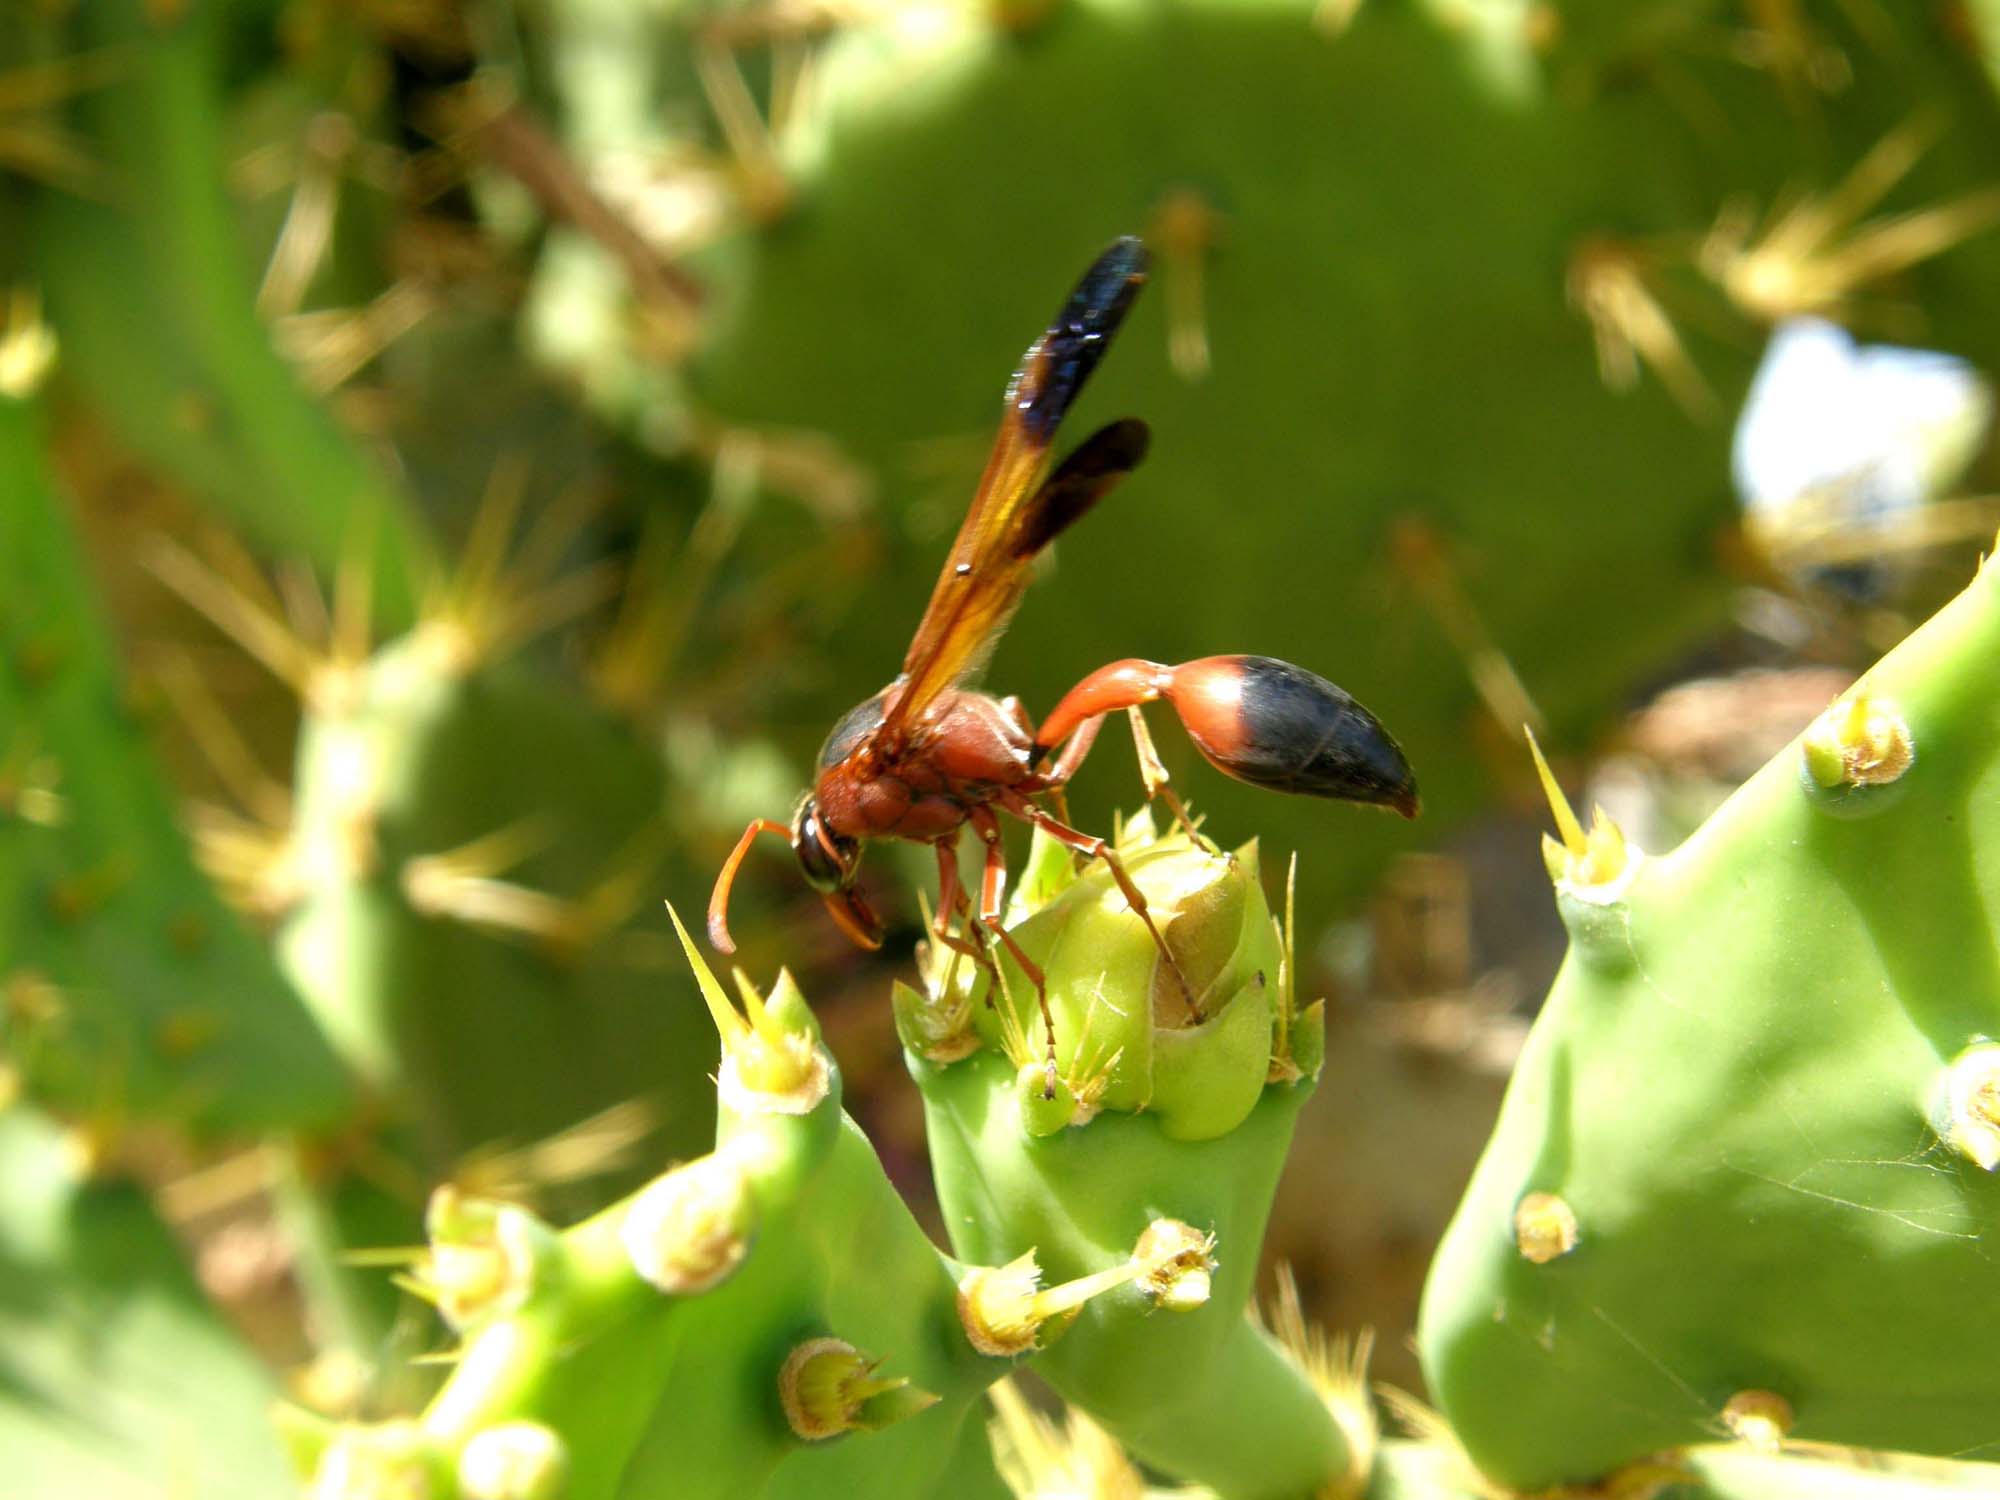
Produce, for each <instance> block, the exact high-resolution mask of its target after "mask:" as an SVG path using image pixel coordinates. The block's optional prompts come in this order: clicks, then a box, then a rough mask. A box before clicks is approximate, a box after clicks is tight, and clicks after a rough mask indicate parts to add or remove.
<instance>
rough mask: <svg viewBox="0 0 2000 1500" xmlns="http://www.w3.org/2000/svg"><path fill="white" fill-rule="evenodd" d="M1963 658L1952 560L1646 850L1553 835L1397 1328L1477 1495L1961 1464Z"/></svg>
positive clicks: (1979, 1334) (1988, 806)
mask: <svg viewBox="0 0 2000 1500" xmlns="http://www.w3.org/2000/svg"><path fill="white" fill-rule="evenodd" d="M1996 650H2000V570H1996V569H1995V568H1994V567H1992V566H1991V565H1988V566H1985V567H1982V568H1981V570H1980V572H1979V574H1978V576H1977V577H1976V578H1974V580H1973V581H1972V584H1971V586H1970V587H1969V588H1967V589H1966V590H1965V592H1964V593H1963V594H1962V595H1961V596H1960V597H1959V598H1958V599H1956V600H1955V601H1954V602H1952V603H1951V604H1950V605H1949V606H1948V607H1947V608H1945V609H1944V610H1943V611H1942V612H1941V613H1940V614H1938V615H1937V616H1936V617H1935V618H1934V619H1932V620H1931V621H1930V622H1929V623H1928V624H1926V625H1925V626H1924V627H1923V628H1922V629H1920V630H1919V631H1918V632H1917V633H1916V634H1914V635H1912V636H1911V637H1910V638H1909V639H1908V640H1906V641H1905V642H1903V644H1902V645H1900V646H1898V647H1897V648H1896V649H1895V650H1894V651H1893V652H1891V653H1890V654H1889V655H1888V656H1887V657H1885V658H1884V659H1883V660H1882V661H1881V662H1880V663H1879V664H1878V665H1877V666H1875V667H1874V668H1873V669H1871V670H1870V671H1869V672H1868V673H1867V674H1865V675H1864V676H1863V677H1862V678H1861V680H1860V681H1859V682H1858V683H1856V684H1855V686H1854V687H1853V689H1851V690H1850V691H1849V692H1848V693H1847V694H1846V695H1844V696H1843V697H1842V698H1841V699H1840V700H1839V701H1837V702H1835V703H1834V704H1833V705H1832V706H1831V707H1829V708H1828V709H1827V711H1826V712H1825V713H1824V714H1823V715H1822V716H1821V717H1820V719H1819V720H1818V721H1817V722H1816V723H1815V725H1814V726H1813V727H1812V728H1811V729H1810V730H1808V731H1807V732H1806V734H1805V735H1804V736H1803V737H1802V738H1801V739H1800V740H1799V741H1798V742H1797V743H1796V744H1794V745H1793V746H1792V747H1791V748H1790V749H1788V750H1787V751H1786V752H1785V753H1783V754H1782V755H1780V756H1779V757H1778V758H1777V759H1776V760H1774V761H1773V762H1772V763H1771V764H1769V765H1767V766H1766V767H1765V768H1764V769H1763V770H1762V771H1761V772H1760V773H1758V775H1757V776H1756V777H1754V778H1753V779H1752V780H1751V781H1750V782H1749V783H1748V784H1746V785H1745V786H1744V787H1743V788H1742V789H1741V790H1740V791H1738V792H1737V793H1736V795H1735V796H1734V797H1732V798H1731V799H1730V800H1729V802H1728V803H1727V804H1725V805H1724V806H1723V807H1722V808H1721V809H1720V810H1719V811H1718V812H1716V813H1715V814H1714V816H1713V817H1711V818H1710V819H1709V821H1708V822H1707V823H1706V824H1705V825H1704V826H1703V827H1702V828H1701V829H1700V830H1699V831H1698V832H1697V833H1695V834H1694V835H1693V836H1692V837H1691V838H1689V839H1688V840H1687V842H1686V843H1684V844H1683V845H1682V846H1681V847H1680V848H1678V849H1675V850H1673V851H1671V852H1669V853H1663V854H1650V855H1649V854H1645V853H1642V852H1641V851H1639V850H1638V849H1636V848H1633V847H1631V846H1629V845H1627V844H1626V843H1625V842H1624V840H1623V838H1622V837H1621V836H1620V835H1619V834H1618V831H1617V829H1616V828H1615V826H1614V825H1612V824H1611V823H1610V822H1609V821H1608V820H1604V819H1602V818H1601V817H1600V819H1599V821H1598V822H1597V824H1596V826H1594V827H1593V828H1592V829H1591V830H1589V831H1588V832H1586V831H1585V830H1584V829H1583V828H1582V827H1581V826H1580V825H1579V824H1578V823H1577V820H1576V819H1574V818H1573V817H1570V816H1569V814H1568V812H1567V808H1566V807H1562V808H1561V809H1560V817H1561V818H1562V820H1563V823H1564V839H1563V841H1562V842H1561V843H1557V842H1555V841H1551V843H1550V848H1549V855H1550V866H1551V871H1552V873H1553V874H1554V875H1555V877H1556V899H1557V904H1558V906H1559V908H1560V910H1561V912H1562V916H1563V920H1564V922H1565V923H1566V924H1567V925H1568V927H1569V931H1570V954H1569V958H1568V961H1567V962H1566V964H1565V965H1564V967H1563V970H1562V973H1561V975H1560V976H1559V977H1558V979H1557V981H1556V985H1555V988H1554V990H1553V991H1552V992H1551V994H1550V996H1549V1000H1548V1003H1547V1006H1546V1007H1545V1009H1544V1010H1543V1012H1542V1014H1541V1016H1540V1018H1539V1019H1538V1021H1537V1022H1536V1025H1535V1028H1534V1031H1533V1034H1532V1036H1531V1039H1530V1041H1529V1044H1528V1048H1527V1050H1526V1052H1525V1053H1524V1055H1523V1056H1522V1059H1521V1062H1520V1066H1519V1068H1518V1070H1517V1072H1516V1074H1515V1076H1514V1080H1513V1083H1512V1086H1511V1088H1510V1090H1509V1092H1508V1096H1507V1101H1506V1105H1505V1107H1504V1109H1503V1110H1502V1113H1501V1117H1500V1121H1499V1124H1498V1127H1497V1128H1496V1131H1495V1133H1494V1136H1493V1139H1492V1141H1491V1143H1490V1144H1489V1146H1488V1147H1487V1150H1486V1154H1485V1156H1484V1158H1483V1159H1482V1160H1481V1162H1480V1165H1479V1168H1478V1171H1477V1174H1476V1175H1475V1177H1474V1180H1473V1182H1472V1186H1471V1188H1470V1190H1469V1192H1468V1194H1467V1196H1466V1198H1465V1200H1464V1203H1463V1205H1462V1207H1461V1208H1460V1211H1459V1214H1458V1216H1457V1218H1456V1220H1455V1221H1454V1222H1453V1224H1452V1226H1451V1229H1450V1230H1449V1232H1448V1233H1447V1235H1446V1237H1445V1240H1444V1242H1443V1245H1442V1246H1441V1248H1440V1250H1439V1252H1438V1256H1437V1259H1436V1261H1435V1263H1434V1265H1433V1268H1432V1272H1431V1276H1430V1281H1429V1284H1428V1287H1427V1290H1426V1294H1425V1300H1424V1310H1423V1320H1422V1333H1421V1340H1422V1351H1423V1358H1424V1364H1425V1369H1426V1371H1427V1374H1428V1376H1429V1380H1430V1383H1431V1388H1432V1390H1433V1392H1434V1393H1435V1395H1436V1397H1437V1399H1438V1400H1439V1402H1440V1404H1441V1406H1442V1408H1443V1410H1444V1413H1445V1415H1446V1416H1447V1417H1448V1418H1449V1419H1450V1421H1451V1424H1452V1426H1453V1427H1454V1429H1455V1430H1456V1431H1457V1433H1458V1435H1459V1437H1460V1439H1461V1440H1462V1441H1463V1442H1464V1444H1465V1446H1466V1448H1467V1450H1468V1451H1469V1452H1470V1454H1471V1456H1472V1458H1473V1459H1474V1460H1475V1461H1476V1462H1477V1464H1478V1465H1479V1467H1480V1468H1481V1469H1482V1470H1483V1471H1484V1472H1485V1473H1486V1474H1487V1475H1488V1476H1490V1477H1491V1478H1492V1479H1493V1480H1495V1481H1498V1482H1499V1483H1501V1484H1505V1485H1508V1486H1511V1487H1516V1488H1523V1489H1533V1488H1539V1487H1542V1486H1545V1485H1549V1484H1553V1483H1556V1482H1558V1481H1566V1480H1573V1479H1583V1478H1586V1477H1589V1476H1594V1475H1598V1474H1602V1473H1605V1472H1607V1471H1609V1470H1611V1469H1613V1468H1616V1467H1617V1466H1619V1465H1621V1464H1623V1463H1626V1462H1627V1461H1629V1460H1632V1459H1634V1458H1636V1457H1637V1456H1639V1455H1641V1454H1644V1453H1648V1452H1651V1451H1653V1450H1655V1449H1660V1448H1664V1447H1669V1446H1675V1445H1680V1444H1685V1443H1690V1442H1696V1441H1699V1440H1701V1439H1702V1438H1704V1437H1713V1436H1715V1435H1718V1434H1722V1433H1727V1432H1736V1433H1745V1434H1749V1435H1761V1436H1762V1437H1763V1438H1764V1439H1765V1440H1767V1441H1775V1440H1776V1439H1777V1438H1778V1437H1780V1436H1782V1435H1783V1434H1785V1433H1788V1432H1789V1433H1791V1434H1793V1435H1795V1436H1797V1437H1799V1438H1806V1439H1815V1440H1819V1441H1824V1442H1833V1443H1845V1444H1855V1445H1864V1446H1869V1447H1881V1448H1891V1449H1901V1450H1907V1451H1913V1452H1919V1453H1935V1454H1952V1455H1978V1454H1980V1453H1983V1452H1984V1451H1985V1450H1986V1448H1987V1446H1988V1445H1990V1444H1991V1442H1992V1441H1993V1429H1992V1396H1993V1380H1992V1375H1991V1371H1990V1369H1989V1367H1988V1362H1987V1360H1986V1357H1985V1351H1986V1349H1987V1348H1988V1347H1989V1346H1990V1345H1991V1343H1992V1341H1993V1340H1994V1338H1995V1337H2000V1312H1996V1311H1995V1309H1994V1307H1993V1303H1992V1299H1991V1298H1990V1297H1989V1296H1988V1295H1987V1293H1986V1288H1987V1287H1988V1285H1989V1283H1990V1280H1991V1264H1990V1260H1989V1257H1988V1251H1987V1245H1988V1242H1989V1236H1990V1235H1991V1234H1993V1233H1994V1230H1995V1226H1996V1224H2000V1179H1996V1177H1995V1175H1994V1169H1995V1168H1996V1166H2000V1108H1996V1105H1995V1100H1996V1098H2000V1081H1997V1080H2000V1063H1996V1059H2000V1046H1996V1045H1995V1043H1994V1040H1993V1039H1994V1037H1995V1036H1996V1034H2000V966H1996V963H1995V958H1994V950H1993V942H1992V934H1993V931H1994V928H1995V921H1996V908H1995V897H1994V891H1995V889H1996V887H1995V867H1994V861H1995V858H1996V855H1995V851H1996V850H2000V805H1996V803H1995V802H1994V800H1993V798H1992V796H1991V787H1992V778H1993V771H1994V765H1995V757H1996V754H2000V704H1996V700H1995V697H1994V694H1993V692H1992V691H1991V681H1990V676H1991V671H1990V668H1991V663H1992V661H1993V659H1994V654H1995V652H1996ZM1558 796H1559V794H1558Z"/></svg>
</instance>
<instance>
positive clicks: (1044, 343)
mask: <svg viewBox="0 0 2000 1500" xmlns="http://www.w3.org/2000/svg"><path fill="white" fill-rule="evenodd" d="M1147 259H1148V257H1147V254H1146V246H1145V244H1144V242H1143V241H1141V240H1140V239H1139V238H1138V237H1137V236H1136V235H1126V236H1124V237H1123V238H1122V239H1118V240H1114V241H1112V243H1111V246H1110V248H1109V249H1107V250H1105V251H1104V253H1103V254H1102V255H1100V256H1098V257H1097V259H1096V260H1095V261H1093V262H1092V263H1091V266H1090V269H1089V270H1087V271H1085V272H1084V273H1083V277H1082V279H1081V280H1079V281H1078V282H1077V284H1076V286H1075V288H1074V289H1073V290H1072V291H1071V292H1070V294H1069V299H1068V300H1067V301H1066V302H1064V303H1063V305H1062V310H1061V311H1060V312H1058V313H1057V314H1056V317H1055V321H1054V322H1053V323H1051V324H1050V325H1049V327H1048V331H1047V332H1046V333H1044V334H1043V335H1042V336H1041V337H1040V338H1038V339H1036V340H1035V342H1034V343H1033V344H1031V345H1029V346H1028V353H1027V356H1026V357H1025V358H1024V359H1023V360H1022V361H1021V368H1020V369H1019V370H1018V371H1017V372H1016V373H1015V376H1014V381H1013V384H1012V385H1011V386H1009V387H1008V402H1009V404H1010V405H1011V406H1013V407H1014V408H1015V410H1016V411H1017V412H1018V413H1019V416H1020V420H1021V424H1022V426H1024V427H1025V428H1026V429H1027V431H1028V433H1029V434H1030V435H1031V436H1032V437H1033V438H1034V439H1035V440H1036V441H1037V442H1041V443H1046V442H1048V441H1049V439H1050V438H1051V437H1053V436H1054V434H1055V430H1056V428H1057V426H1058V425H1059V424H1060V423H1061V422H1062V419H1063V418H1064V416H1066V415H1067V414H1068V412H1069V409H1070V406H1071V404H1072V403H1074V402H1075V400H1076V398H1077V395H1078V393H1079V392H1081V391H1082V389H1083V385H1084V382H1085V381H1087V380H1088V379H1089V378H1090V375H1091V372H1092V371H1093V370H1095V369H1096V368H1097V364H1098V361H1099V360H1101V359H1103V358H1104V354H1105V351H1106V350H1107V349H1108V348H1109V347H1110V345H1111V338H1112V335H1113V334H1115V333H1117V331H1118V326H1119V324H1121V323H1123V322H1124V321H1125V314H1126V313H1127V312H1128V311H1130V310H1131V306H1132V301H1133V299H1134V298H1135V297H1137V296H1138V295H1139V288H1140V287H1142V286H1144V285H1145V284H1146V265H1147Z"/></svg>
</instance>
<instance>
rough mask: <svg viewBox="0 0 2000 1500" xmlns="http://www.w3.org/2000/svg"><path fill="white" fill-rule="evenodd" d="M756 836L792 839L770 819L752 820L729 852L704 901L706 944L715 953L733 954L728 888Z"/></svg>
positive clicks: (734, 880)
mask: <svg viewBox="0 0 2000 1500" xmlns="http://www.w3.org/2000/svg"><path fill="white" fill-rule="evenodd" d="M760 833H775V834H777V835H778V837H779V838H781V839H784V840H785V841H786V842H788V843H789V842H790V841H791V837H792V830H791V829H789V828H787V827H786V826H785V825H784V824H783V823H779V822H776V821H775V820H773V819H771V818H753V819H752V820H751V822H750V826H749V827H748V828H746V829H744V830H743V837H742V838H740V839H738V840H737V841H736V847H735V848H734V849H732V850H731V851H730V853H729V858H728V860H727V861H726V862H725V863H724V864H723V866H722V873H721V874H720V875H718V876H716V877H715V890H714V891H713V892H712V893H711V894H710V895H709V898H708V942H709V946H710V947H712V948H714V949H715V951H716V952H717V953H734V952H735V951H736V943H735V941H734V940H733V939H732V938H731V937H730V936H729V888H730V887H731V886H733V885H734V884H735V883H736V867H737V866H738V865H740V864H742V863H743V856H744V855H746V854H748V853H749V852H750V846H751V845H752V844H753V843H755V842H756V840H757V835H758V834H760Z"/></svg>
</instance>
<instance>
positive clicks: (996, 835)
mask: <svg viewBox="0 0 2000 1500" xmlns="http://www.w3.org/2000/svg"><path fill="white" fill-rule="evenodd" d="M1031 805H1032V804H1031ZM1038 810H1039V809H1038ZM967 821H968V822H970V823H971V824H972V829H973V832H975V833H977V834H978V835H979V837H980V839H981V840H982V841H983V842H984V843H985V845H986V866H985V869H984V871H983V872H982V874H981V877H980V881H979V925H980V926H981V927H983V928H985V929H986V931H987V932H988V933H990V934H991V935H992V936H993V937H994V938H996V939H998V940H999V942H1000V943H1001V944H1002V945H1003V946H1004V947H1005V948H1006V949H1007V952H1008V953H1009V954H1011V955H1012V956H1013V959H1014V962H1015V963H1017V964H1019V965H1020V966H1021V972H1022V973H1023V974H1025V975H1027V976H1028V982H1029V983H1030V984H1032V985H1033V986H1034V987H1035V1000H1036V1003H1037V1004H1039V1005H1040V1006H1041V1010H1042V1034H1043V1035H1044V1036H1045V1037H1046V1038H1047V1040H1048V1052H1047V1060H1046V1063H1045V1067H1046V1071H1047V1075H1048V1076H1047V1088H1048V1093H1049V1097H1051V1098H1053V1097H1054V1096H1055V1089H1056V1018H1055V1015H1054V1013H1053V1012H1052V1011H1050V1009H1049V982H1048V976H1047V975H1046V974H1045V973H1043V971H1042V966H1041V965H1040V964H1038V963H1036V962H1035V961H1034V960H1033V959H1032V958H1030V957H1028V955H1027V954H1026V953H1024V952H1022V951H1021V945H1020V944H1019V943H1017V942H1015V941H1014V934H1013V933H1011V932H1009V931H1008V930H1007V928H1006V926H1005V925H1004V924H1003V923H1002V922H1001V920H1000V907H1001V903H1002V901H1003V900H1004V899H1005V898H1006V893H1007V851H1006V849H1005V848H1004V847H1003V845H1002V843H1001V840H1000V820H999V819H998V818H996V817H994V816H993V810H992V809H991V808H989V807H975V808H974V809H973V810H972V813H971V815H970V816H969V817H968V819H967ZM994 982H995V984H996V985H997V984H998V982H999V976H998V975H997V974H996V975H995V977H994Z"/></svg>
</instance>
